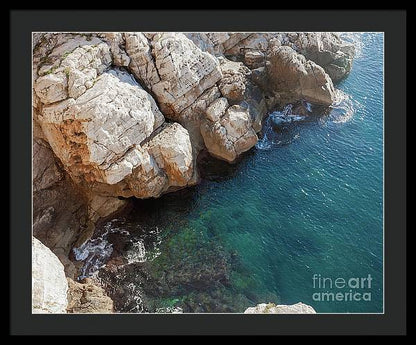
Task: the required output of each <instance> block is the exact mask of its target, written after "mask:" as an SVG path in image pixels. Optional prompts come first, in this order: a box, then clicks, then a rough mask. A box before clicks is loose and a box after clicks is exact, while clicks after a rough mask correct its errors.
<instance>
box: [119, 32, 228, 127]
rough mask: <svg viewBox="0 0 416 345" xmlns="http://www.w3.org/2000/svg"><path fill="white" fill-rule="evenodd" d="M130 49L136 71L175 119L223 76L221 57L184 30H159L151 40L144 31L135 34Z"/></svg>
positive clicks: (165, 110) (129, 41)
mask: <svg viewBox="0 0 416 345" xmlns="http://www.w3.org/2000/svg"><path fill="white" fill-rule="evenodd" d="M126 49H127V53H128V54H129V55H130V56H131V65H132V69H131V70H132V73H133V74H134V76H135V77H136V78H137V79H138V80H140V81H141V82H143V83H144V85H145V86H146V87H147V88H148V89H149V90H151V91H152V92H153V94H154V95H155V97H156V99H157V101H158V103H159V105H160V109H161V110H162V112H163V113H164V115H165V116H166V117H169V118H171V119H173V120H177V119H178V115H179V114H180V113H181V112H182V111H183V110H184V109H185V108H187V107H188V106H190V105H191V104H192V103H193V102H195V100H196V99H197V98H198V97H199V96H200V95H201V94H202V93H203V92H204V91H205V90H206V89H208V88H210V87H211V86H213V85H215V83H216V82H217V81H218V80H219V79H220V78H221V72H220V69H219V62H218V60H217V59H216V58H215V57H214V56H212V55H211V54H208V53H206V52H203V51H201V50H200V49H199V48H198V47H197V46H196V45H195V44H194V43H193V42H192V41H190V40H189V39H188V38H186V37H185V36H184V35H183V34H180V33H158V34H156V35H154V36H153V38H152V40H151V42H149V41H148V40H147V38H146V37H145V36H144V35H143V34H140V33H139V34H131V35H128V36H127V38H126ZM153 56H154V58H153Z"/></svg>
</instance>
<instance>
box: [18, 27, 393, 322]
mask: <svg viewBox="0 0 416 345" xmlns="http://www.w3.org/2000/svg"><path fill="white" fill-rule="evenodd" d="M386 37H387V36H386ZM31 41H32V47H31V51H32V56H31V62H32V65H31V69H32V75H31V79H32V85H31V88H32V94H31V101H32V114H31V115H32V119H31V135H32V137H31V141H32V147H31V150H32V152H31V158H32V162H31V167H32V171H31V175H32V176H31V177H32V178H31V182H32V186H31V187H32V190H31V196H32V200H31V205H32V214H31V218H32V219H31V221H32V224H31V225H32V229H31V231H32V233H31V238H32V243H31V248H32V249H31V259H32V260H31V278H32V279H31V297H32V300H31V313H32V314H242V317H243V316H244V317H250V316H248V315H247V314H347V313H348V314H384V313H385V298H384V296H385V294H384V293H385V281H384V279H385V274H384V273H385V250H384V249H385V241H384V239H385V236H384V235H385V231H384V230H385V229H384V225H385V212H384V207H385V202H384V195H385V194H384V182H385V181H384V176H385V168H384V163H385V161H384V144H385V141H384V134H385V130H384V129H385V126H384V123H385V122H384V120H385V116H384V111H385V108H384V107H385V102H384V97H385V94H384V76H385V66H384V61H385V50H384V43H385V42H384V33H383V32H375V31H374V32H373V31H372V32H370V31H365V32H357V31H351V32H335V31H322V32H321V31H320V32H317V31H308V32H294V31H288V32H271V31H259V32H257V31H223V32H220V31H154V32H153V31H145V32H137V31H131V32H129V31H117V32H112V31H36V32H32V33H31ZM26 115H27V116H28V117H29V116H30V111H28V112H27V114H26ZM28 234H29V235H30V230H28ZM29 235H28V236H29ZM28 242H29V241H28ZM310 317H311V318H314V317H316V316H310Z"/></svg>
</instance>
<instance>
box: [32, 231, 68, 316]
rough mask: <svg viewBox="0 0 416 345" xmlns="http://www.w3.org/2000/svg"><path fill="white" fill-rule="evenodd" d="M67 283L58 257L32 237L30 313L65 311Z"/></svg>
mask: <svg viewBox="0 0 416 345" xmlns="http://www.w3.org/2000/svg"><path fill="white" fill-rule="evenodd" d="M67 290H68V283H67V281H66V277H65V273H64V266H63V265H62V264H61V262H60V261H59V259H58V258H57V257H56V256H55V254H53V253H52V251H51V250H50V249H49V248H48V247H46V246H45V245H44V244H42V242H40V241H39V240H38V239H36V238H35V237H32V313H36V314H64V313H66V307H67V304H68V301H67Z"/></svg>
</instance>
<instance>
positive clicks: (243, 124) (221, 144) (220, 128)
mask: <svg viewBox="0 0 416 345" xmlns="http://www.w3.org/2000/svg"><path fill="white" fill-rule="evenodd" d="M251 125H252V121H251V118H250V115H249V113H248V110H246V109H244V108H242V107H241V106H239V105H233V106H231V107H229V108H228V109H227V110H226V111H225V112H224V114H223V115H222V116H221V117H220V119H219V120H217V121H216V122H212V121H209V120H207V121H205V122H204V123H203V124H202V125H201V133H202V137H203V138H204V142H205V146H206V147H207V149H208V151H209V153H210V154H211V155H212V156H214V157H216V158H219V159H223V160H226V161H228V162H233V161H235V160H236V158H237V157H238V156H239V155H240V154H241V153H243V152H245V151H247V150H249V149H250V148H252V147H253V146H254V145H255V144H256V143H257V139H258V138H257V135H256V132H255V131H254V129H253V128H252V126H251Z"/></svg>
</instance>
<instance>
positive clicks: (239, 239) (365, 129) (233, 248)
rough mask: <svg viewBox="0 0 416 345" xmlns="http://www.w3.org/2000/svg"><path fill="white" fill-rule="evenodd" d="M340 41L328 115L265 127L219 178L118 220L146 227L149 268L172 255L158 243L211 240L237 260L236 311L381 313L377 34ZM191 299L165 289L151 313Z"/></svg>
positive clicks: (380, 87) (211, 177)
mask: <svg viewBox="0 0 416 345" xmlns="http://www.w3.org/2000/svg"><path fill="white" fill-rule="evenodd" d="M351 36H352V37H353V38H354V39H355V41H356V43H357V46H358V54H357V57H356V58H355V60H354V64H353V68H352V71H351V73H350V75H349V76H348V77H347V78H346V79H344V80H343V81H342V82H340V83H339V84H338V85H337V88H338V89H340V90H341V91H342V92H343V93H341V95H342V101H341V102H340V105H339V107H336V108H335V109H334V110H333V111H332V113H331V114H329V115H327V116H324V117H322V118H321V119H319V120H314V121H308V122H299V123H296V124H292V125H290V126H288V127H286V128H284V129H283V130H282V131H281V132H279V133H275V132H273V131H272V132H273V133H271V134H270V135H269V137H268V138H267V142H266V141H264V142H260V145H259V146H261V147H262V149H260V148H255V149H253V150H252V151H251V152H250V153H248V154H247V155H246V156H245V157H244V158H243V159H242V160H241V161H240V162H239V163H238V164H237V165H236V166H233V167H227V166H222V169H223V170H224V175H223V176H222V175H221V173H218V174H217V175H218V176H214V175H216V173H212V174H211V175H210V174H209V173H208V174H207V176H205V177H206V178H205V179H204V180H203V181H202V183H201V184H200V185H198V186H197V187H195V188H192V189H190V190H189V191H187V192H185V194H183V193H182V194H181V193H179V194H178V195H170V196H167V197H164V198H162V199H161V200H159V201H149V202H148V204H143V202H140V203H139V204H138V206H137V207H135V208H134V209H133V211H131V213H130V215H129V216H127V218H125V219H124V220H123V221H122V222H121V223H122V224H124V225H120V224H119V226H121V228H123V226H124V227H125V228H127V229H129V231H130V232H131V233H134V226H135V225H134V224H135V220H137V219H138V218H137V217H139V216H137V214H139V213H143V212H145V213H146V215H149V217H153V218H152V221H151V222H150V223H149V221H148V220H146V219H145V222H147V223H148V227H153V228H154V229H157V231H156V232H157V236H156V237H157V240H156V239H153V240H152V241H153V242H152V241H150V242H149V240H146V241H144V240H143V238H144V237H143V236H145V235H144V234H143V233H140V234H141V235H140V234H139V235H137V236H138V237H137V238H142V240H143V241H144V244H145V247H146V250H147V251H148V252H149V253H152V255H153V257H156V259H154V261H155V265H157V267H158V269H161V267H162V268H163V267H169V264H167V262H168V263H170V262H171V256H169V257H168V259H166V258H165V259H162V258H163V256H164V255H165V252H164V251H168V250H169V246H173V245H177V244H178V243H181V245H183V242H184V241H188V242H189V243H191V244H192V245H195V246H199V244H202V245H204V243H209V245H212V243H215V246H219V247H220V248H221V249H222V250H224V251H226V252H227V253H232V255H233V256H234V257H236V258H237V261H238V265H237V266H233V267H234V268H233V269H232V271H231V273H230V280H229V285H228V286H226V290H227V291H228V293H230V294H242V295H244V296H245V297H247V298H248V299H247V300H244V301H243V300H242V301H241V302H239V303H241V308H243V307H244V308H245V307H248V306H250V305H252V304H253V303H260V302H266V303H267V302H274V303H282V304H292V303H296V302H299V301H302V302H304V303H307V304H310V305H312V306H313V307H314V308H315V309H316V311H317V312H382V311H383V34H374V33H363V34H354V35H350V38H351ZM266 132H267V129H266ZM269 132H270V131H269ZM261 144H266V145H263V146H262V145H261ZM220 169H221V165H220ZM214 170H215V169H214ZM215 172H217V170H215ZM149 203H150V204H149ZM149 205H150V206H149ZM140 217H143V215H141V216H140ZM140 217H139V218H140ZM140 219H142V218H140ZM162 219H163V220H162ZM142 220H143V219H142ZM123 222H124V223H123ZM126 222H127V223H128V224H129V225H125V224H127V223H126ZM137 224H142V226H143V221H142V223H140V221H139V220H137ZM190 234H191V235H190ZM140 236H141V237H140ZM155 243H156V244H155ZM172 243H174V244H172ZM195 243H197V244H195ZM209 245H207V246H208V248H209ZM129 248H130V249H129V250H130V253H131V246H130V247H129ZM192 248H193V247H191V249H190V250H191V251H192V250H193V249H192ZM186 250H187V249H184V251H186ZM172 253H173V250H172ZM172 253H171V254H169V255H182V254H172ZM175 253H176V252H175ZM148 255H150V254H148ZM198 255H202V254H198ZM204 255H205V254H204ZM158 256H159V257H158ZM202 256H203V255H202ZM204 258H205V256H204ZM157 260H159V261H157ZM179 260H184V261H187V262H188V260H189V261H190V262H193V261H195V262H197V261H198V256H197V257H195V258H192V253H191V254H189V253H188V254H187V256H186V257H184V258H179ZM201 260H206V259H202V258H201ZM164 265H165V266H164ZM198 265H200V263H195V264H194V266H193V267H196V268H195V271H198V270H201V268H199V267H200V266H198ZM175 267H177V266H175ZM213 269H214V270H216V268H215V267H213ZM314 274H316V277H319V276H318V275H320V276H321V277H322V278H324V277H325V278H331V279H332V282H333V283H334V280H335V279H336V278H344V279H345V280H348V279H350V278H365V277H368V275H371V278H372V281H371V288H368V281H366V283H365V288H364V289H360V288H358V289H351V288H349V287H348V288H339V289H338V288H336V287H334V286H333V288H332V289H331V288H324V289H319V288H314V287H313V275H314ZM317 282H318V281H317V280H316V283H317ZM339 282H340V281H339ZM354 282H355V280H353V281H352V283H354ZM326 283H327V284H329V280H327V281H326ZM226 285H227V284H226ZM327 287H328V285H327ZM195 289H197V288H195ZM350 290H353V291H350ZM172 291H173V290H172ZM224 291H225V290H224ZM325 291H329V292H334V293H337V292H342V293H344V292H347V293H348V292H352V293H355V292H359V293H364V292H370V293H371V300H369V301H350V300H348V301H345V300H343V301H317V300H316V298H317V297H316V295H314V293H316V292H325ZM192 293H193V292H192V289H186V291H185V290H183V293H181V290H180V289H179V292H178V290H177V289H176V290H175V291H174V292H172V295H171V296H167V295H166V294H165V295H164V297H163V301H162V302H160V303H161V304H160V305H159V306H163V303H165V304H166V305H169V306H173V305H175V306H179V307H181V303H182V301H183V300H184V298H185V297H184V296H185V295H187V296H188V295H189V294H192ZM344 296H345V295H344ZM368 296H369V295H367V298H368ZM314 297H315V298H314ZM343 299H345V297H344V298H343ZM349 299H351V298H349ZM166 301H169V302H166ZM199 303H200V304H201V303H202V304H203V303H204V302H203V301H202V302H201V300H200V302H199ZM224 303H226V302H224ZM156 305H157V303H156ZM210 310H211V311H212V310H214V311H215V308H214V309H212V308H211V309H210ZM233 311H240V312H241V311H244V310H238V308H234V309H233Z"/></svg>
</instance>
